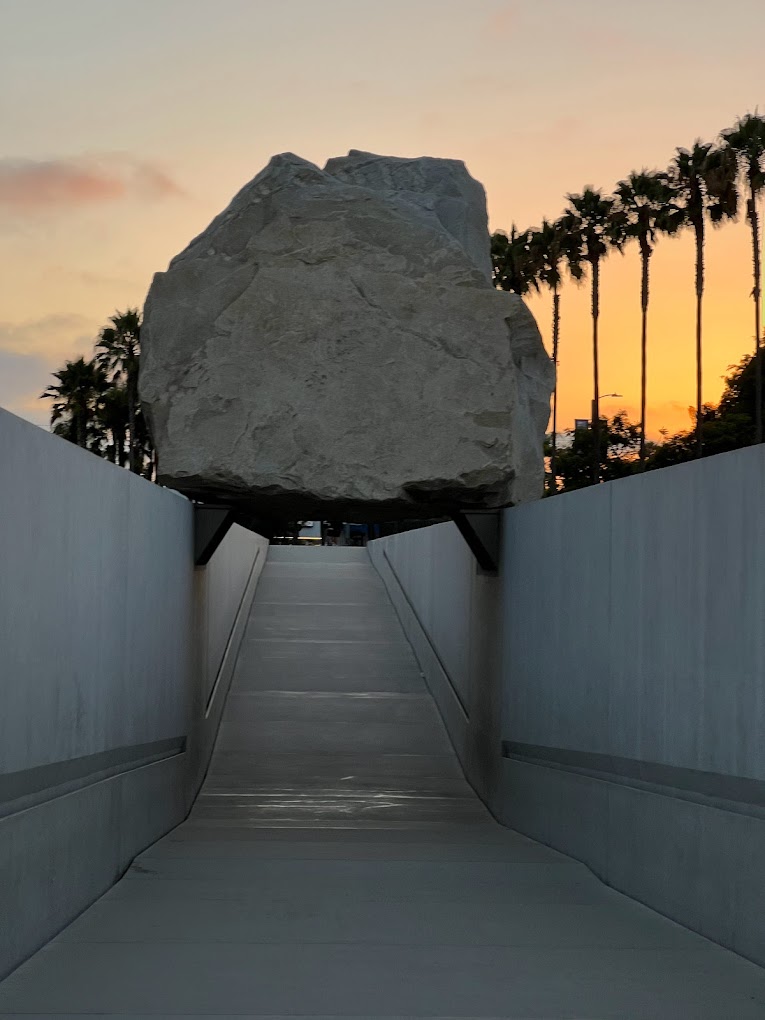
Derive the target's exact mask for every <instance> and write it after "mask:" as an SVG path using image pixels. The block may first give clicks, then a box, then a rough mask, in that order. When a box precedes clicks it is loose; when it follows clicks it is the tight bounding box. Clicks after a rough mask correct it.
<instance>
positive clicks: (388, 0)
mask: <svg viewBox="0 0 765 1020" xmlns="http://www.w3.org/2000/svg"><path fill="white" fill-rule="evenodd" d="M763 38H765V7H764V6H763V3H762V0H728V2H727V3H725V4H724V5H723V6H722V7H721V5H720V4H719V3H717V2H712V0H642V2H641V3H634V2H632V0H629V2H628V0H578V2H577V3H571V2H569V0H525V2H521V0H518V2H503V0H384V2H379V0H215V2H213V0H0V124H2V131H0V405H2V406H4V407H7V408H8V409H9V410H11V411H14V412H15V413H16V414H20V415H22V416H24V417H27V418H29V419H31V420H32V421H36V422H38V423H41V424H42V423H44V422H45V421H46V420H47V408H46V406H45V405H44V404H43V402H41V401H39V400H38V399H37V397H38V394H39V393H40V392H41V391H42V390H43V389H44V387H45V386H46V385H47V384H48V382H49V373H50V371H51V370H52V369H55V368H57V367H60V366H61V364H62V363H63V361H64V359H66V358H71V357H73V356H77V355H79V354H81V353H86V352H89V351H90V350H91V348H92V343H93V339H94V336H95V334H96V332H97V329H98V327H99V326H100V325H101V324H103V323H104V322H105V320H106V319H107V318H108V316H109V315H110V314H112V312H113V311H114V310H115V309H116V308H119V309H124V308H125V307H126V306H128V305H142V304H143V300H144V297H145V294H146V291H147V288H148V285H149V282H150V280H151V276H152V274H153V273H154V272H155V271H157V270H161V269H164V268H165V266H166V264H167V262H168V261H169V259H170V258H171V257H172V256H173V255H174V254H175V253H176V252H177V251H179V250H180V249H181V248H183V247H184V246H185V245H186V243H187V242H188V241H189V240H190V238H191V237H192V236H193V235H195V234H196V233H198V232H199V231H200V230H201V229H202V228H203V227H204V226H206V224H207V223H208V222H209V220H210V219H211V218H212V217H213V215H215V214H216V213H217V212H218V211H220V209H221V208H223V207H224V206H225V205H226V204H227V203H228V201H229V199H230V198H231V197H232V195H233V194H234V193H235V192H236V191H237V190H238V189H239V188H240V187H241V185H242V184H244V183H245V182H246V181H247V180H249V179H250V178H251V177H252V176H254V174H255V173H257V171H259V170H260V169H261V168H262V167H263V165H264V164H265V163H266V162H267V161H268V159H269V157H270V156H271V155H272V154H273V153H276V152H282V151H286V150H290V151H293V152H296V153H298V154H300V155H301V156H304V157H306V158H307V159H310V160H313V161H315V162H317V163H323V161H324V160H326V159H327V158H328V157H330V156H334V155H340V154H343V153H345V152H347V151H348V149H350V148H360V149H367V150H370V151H374V152H381V153H386V154H391V155H406V156H413V155H423V154H428V155H434V156H446V157H456V158H460V159H463V160H465V162H466V163H467V165H468V167H469V169H470V171H471V173H472V174H473V175H474V176H475V177H477V178H478V179H479V180H480V181H482V182H483V184H484V185H485V187H486V189H487V193H488V200H489V211H490V217H491V225H492V228H494V229H497V228H503V229H507V228H509V227H510V224H511V223H512V222H513V221H515V222H516V223H517V224H518V225H519V226H525V225H527V224H531V225H533V224H535V223H537V222H538V221H539V220H540V219H541V218H542V216H548V217H555V216H557V215H558V214H559V213H560V211H561V210H562V207H563V204H564V196H565V194H566V192H569V191H579V190H581V188H582V187H583V186H584V185H585V184H593V185H595V186H599V187H605V188H607V189H611V188H612V187H613V186H614V184H615V183H616V181H617V180H618V179H619V178H620V177H623V176H624V175H626V174H627V173H628V172H629V171H630V170H632V169H640V168H642V167H644V166H645V167H649V168H653V167H664V166H665V165H666V164H667V162H668V160H669V158H670V157H671V155H672V153H673V150H674V148H675V146H678V145H690V144H691V143H692V142H693V140H694V139H695V138H696V137H702V138H705V139H712V138H714V137H715V136H716V134H717V132H718V131H719V130H720V129H721V128H724V127H727V126H729V125H730V124H732V122H733V121H734V120H735V118H736V117H737V116H739V115H741V114H743V113H745V112H747V111H749V110H754V109H755V107H757V106H758V104H759V106H760V108H763V107H765V70H763V58H762V42H763ZM748 243H749V242H748V232H747V227H746V224H745V223H744V221H743V219H741V220H740V221H739V222H738V223H737V224H734V225H731V226H729V227H726V228H725V229H724V230H722V231H720V232H716V233H715V234H713V235H711V236H710V238H709V244H708V277H707V279H708V291H707V294H708V298H707V303H706V320H705V330H706V353H705V359H704V372H705V385H704V396H705V399H709V400H716V399H717V398H718V397H719V394H720V390H721V386H722V379H721V377H722V376H723V374H724V372H725V370H726V368H727V366H728V365H729V364H730V363H731V362H734V361H737V360H738V359H739V358H740V357H741V355H742V354H743V353H745V352H748V351H749V350H750V349H751V347H752V346H753V326H752V319H753V315H752V310H751V300H750V297H749V295H750V291H751V286H752V283H751V275H750V274H751V269H750V250H749V247H748ZM638 285H639V266H638V262H637V257H636V253H635V252H634V251H631V252H630V253H629V254H627V255H625V256H624V257H621V256H619V255H614V256H612V257H611V259H610V260H609V262H608V264H607V265H606V267H605V269H604V273H603V299H602V368H601V389H602V391H603V392H604V393H608V392H611V391H616V392H618V393H620V394H623V396H622V397H621V398H618V399H608V400H605V401H604V402H603V411H604V412H607V413H612V412H613V411H615V410H617V409H619V408H622V407H624V408H627V409H628V410H629V411H630V412H631V414H632V415H633V416H636V415H637V404H638V394H639V367H640V366H639V305H638V293H639V291H638ZM588 300H589V299H588V291H587V288H586V286H585V287H583V288H579V289H577V288H576V287H574V286H573V285H572V286H571V287H567V288H566V290H565V292H564V295H563V307H562V313H563V322H562V326H563V333H562V348H561V359H560V399H561V416H560V426H561V427H562V428H566V427H569V426H570V425H571V424H572V423H573V419H574V418H575V417H587V416H588V412H589V400H590V380H591V352H590V346H589V328H590V326H589V319H588ZM531 304H532V308H533V310H534V312H535V313H536V315H537V317H538V321H539V323H540V327H541V329H542V332H543V335H544V337H545V340H546V342H548V341H549V319H550V302H549V299H548V298H547V297H546V296H541V297H538V298H534V299H533V300H532V302H531ZM693 309H694V295H693V251H692V246H691V244H690V239H689V238H680V239H678V240H671V241H663V242H661V244H660V246H659V249H658V251H657V253H656V255H655V257H654V260H653V298H652V310H651V323H650V335H649V343H650V370H649V432H650V433H651V434H653V435H656V434H657V430H658V428H659V427H661V426H665V427H668V428H670V429H671V430H675V429H677V428H686V427H688V426H689V424H690V421H689V416H688V410H687V408H688V405H689V404H691V403H693V401H694V399H695V398H694V362H693V357H694V354H693V352H694V326H693V321H694V320H693Z"/></svg>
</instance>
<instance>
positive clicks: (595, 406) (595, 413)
mask: <svg viewBox="0 0 765 1020" xmlns="http://www.w3.org/2000/svg"><path fill="white" fill-rule="evenodd" d="M621 396H622V394H621V393H602V394H599V395H598V399H597V400H593V401H592V418H591V420H590V429H591V430H592V432H593V447H592V449H593V481H594V482H595V484H596V485H597V484H598V482H599V481H600V453H599V451H598V449H597V447H599V446H600V443H599V442H597V439H598V433H597V432H596V431H595V422H600V406H599V405H600V401H601V400H605V399H606V397H621ZM599 431H600V430H599V429H598V432H599Z"/></svg>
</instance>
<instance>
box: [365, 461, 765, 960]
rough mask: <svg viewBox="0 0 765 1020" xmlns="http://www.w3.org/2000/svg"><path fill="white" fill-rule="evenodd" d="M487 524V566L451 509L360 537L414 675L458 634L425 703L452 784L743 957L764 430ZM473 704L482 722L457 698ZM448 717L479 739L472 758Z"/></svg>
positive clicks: (754, 791)
mask: <svg viewBox="0 0 765 1020" xmlns="http://www.w3.org/2000/svg"><path fill="white" fill-rule="evenodd" d="M503 532H504V534H503V550H502V564H501V570H500V572H499V576H498V577H497V578H494V579H492V578H485V577H481V575H480V574H478V573H477V571H476V570H475V567H474V566H473V565H471V564H469V554H468V553H467V550H466V548H463V547H461V546H460V544H459V541H458V537H457V533H456V529H454V528H453V527H452V526H451V525H440V526H438V527H437V528H435V529H424V530H422V531H416V532H409V533H407V534H405V535H401V536H395V537H394V538H392V539H383V540H381V541H380V542H377V543H375V544H374V547H371V552H372V556H373V559H374V561H375V562H376V563H377V564H378V566H379V567H380V569H381V572H383V575H384V576H385V577H386V580H387V583H388V584H389V587H390V588H391V593H392V594H393V595H394V598H395V599H397V605H398V607H399V612H400V613H402V614H403V618H404V619H405V623H406V626H407V629H408V630H409V632H410V634H412V635H413V638H412V639H413V643H414V644H415V649H416V650H417V652H418V656H420V661H421V663H423V668H424V671H425V672H426V675H427V676H428V679H429V682H430V683H431V684H432V685H434V687H435V688H436V689H439V688H441V690H442V693H443V690H445V689H447V688H446V687H445V685H444V683H443V680H442V679H441V676H440V674H442V673H443V666H444V665H449V666H451V668H453V669H454V672H455V675H456V674H457V672H458V670H457V667H456V665H455V664H456V663H457V661H458V660H457V659H456V658H455V657H454V656H453V654H452V653H451V652H449V650H448V649H449V648H451V647H453V644H454V641H455V640H459V641H461V642H462V643H463V645H464V647H465V648H467V649H469V661H470V662H471V663H472V665H471V667H470V669H469V671H468V674H467V680H465V679H464V675H463V678H462V679H461V680H460V681H459V682H460V683H461V684H462V685H463V686H464V685H465V684H467V689H468V696H467V703H466V704H467V711H466V713H465V715H466V718H465V719H463V720H461V721H456V715H455V713H454V711H453V710H452V711H451V712H449V711H447V712H446V713H445V718H446V720H447V724H448V725H449V727H450V731H451V732H452V735H453V739H454V740H455V744H456V745H457V747H458V751H459V750H460V748H462V749H463V750H462V758H463V761H464V762H465V764H466V767H467V768H468V770H471V769H472V770H473V775H472V779H473V782H474V785H476V787H477V788H478V789H479V791H480V792H482V793H483V794H484V796H485V797H486V799H487V801H488V803H489V804H490V806H491V808H492V810H493V811H494V812H495V814H496V815H497V816H498V817H500V818H501V819H502V820H503V821H505V822H506V823H507V824H509V825H511V826H513V827H515V828H517V829H520V830H521V831H523V832H525V833H527V834H528V835H530V836H533V837H534V838H536V839H540V840H542V841H543V842H545V843H548V844H550V845H552V846H554V847H556V848H558V849H560V850H563V851H564V852H566V853H569V854H571V855H572V856H574V857H577V858H578V859H580V860H582V861H584V862H585V863H587V864H588V865H589V866H590V867H591V868H592V869H593V870H594V871H595V872H596V873H597V874H598V875H599V876H601V877H602V878H603V879H604V880H605V881H607V882H609V883H610V884H612V885H614V886H615V887H617V888H619V889H621V890H623V891H624V892H627V893H629V894H630V895H632V896H634V897H636V898H637V899H639V900H642V901H643V902H645V903H648V904H649V905H650V906H652V907H654V908H655V909H657V910H660V911H661V912H663V913H665V914H667V915H668V916H670V917H672V918H674V919H676V920H678V921H680V922H681V923H684V924H686V925H688V926H689V927H691V928H694V929H695V930H697V931H699V932H701V933H703V934H704V935H707V936H708V937H710V938H712V939H714V940H715V941H717V942H720V943H722V944H723V945H726V946H729V947H731V948H733V949H735V950H737V951H738V952H740V953H742V954H743V955H745V956H748V957H750V958H752V959H754V960H756V961H758V962H760V963H765V925H763V922H762V918H763V916H765V868H764V867H763V863H762V862H763V861H764V860H765V447H759V448H751V449H748V450H742V451H737V452H735V453H731V454H725V455H722V456H718V457H714V458H709V459H707V460H704V461H702V462H700V463H695V464H687V465H681V466H679V467H676V468H672V469H667V470H664V471H659V472H650V473H648V474H646V475H644V476H642V477H635V478H630V479H625V480H623V481H620V482H616V483H611V484H609V485H603V486H599V487H598V488H597V489H587V490H584V491H582V492H578V493H571V494H569V495H565V496H559V497H556V498H555V499H550V500H544V501H542V502H539V503H536V504H531V505H527V506H523V507H518V508H515V509H513V510H509V511H506V512H505V514H504V515H503ZM437 560H448V565H446V564H444V563H441V564H440V565H437V564H436V561H437ZM386 571H387V573H385V572H386ZM437 576H438V577H440V578H442V580H443V581H444V583H442V584H440V585H439V584H434V583H432V582H433V580H434V579H435V578H436V577H437ZM447 578H450V579H451V586H449V585H447V584H446V583H445V581H446V579H447ZM396 588H398V591H396ZM466 602H467V604H468V605H469V612H468V613H467V618H466V616H465V614H464V608H463V607H464V606H465V604H466ZM418 618H419V622H418ZM434 620H438V621H440V625H439V626H440V631H439V630H437V628H436V626H435V625H434V623H433V621H434ZM444 631H447V632H448V633H449V635H450V643H449V644H448V645H447V644H444V645H443V653H442V654H441V650H440V649H439V642H440V638H439V637H438V634H439V633H443V632H444ZM426 633H427V635H428V636H426ZM476 642H479V643H483V644H484V645H485V651H484V657H483V659H484V664H483V665H482V664H481V661H480V656H478V655H477V654H476V650H475V644H476ZM431 643H432V644H433V645H434V646H435V652H434V653H433V654H432V656H431V658H428V655H427V654H426V653H424V652H423V650H422V649H423V647H424V646H425V645H429V644H431ZM436 653H438V654H440V658H441V663H440V664H439V666H438V669H435V668H434V666H433V661H432V660H433V658H434V657H437V654H436ZM478 689H483V690H484V692H485V694H484V697H483V699H481V697H480V696H479V695H478V694H477V690H478ZM442 701H443V697H442ZM482 702H483V704H484V705H485V706H486V705H488V706H489V707H488V709H486V708H485V710H488V711H495V712H496V713H497V719H496V720H495V722H494V724H492V723H491V722H489V723H488V724H487V722H486V720H485V719H484V720H482V721H480V722H476V721H475V720H474V719H472V718H471V712H472V711H474V708H472V706H475V705H480V704H481V703H482ZM500 702H501V709H500V708H499V704H500ZM442 710H443V709H442ZM466 733H467V734H468V736H469V737H470V734H472V735H473V736H472V739H473V740H474V741H475V740H481V739H483V738H484V737H485V738H486V739H488V741H489V746H488V747H487V748H486V749H485V754H484V757H483V759H482V760H483V762H484V766H483V772H477V771H476V770H475V760H476V759H477V758H478V757H480V756H479V755H477V754H476V753H475V752H473V754H472V755H470V754H466V753H465V750H464V748H465V741H466V737H465V735H466Z"/></svg>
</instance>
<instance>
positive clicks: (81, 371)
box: [40, 358, 109, 451]
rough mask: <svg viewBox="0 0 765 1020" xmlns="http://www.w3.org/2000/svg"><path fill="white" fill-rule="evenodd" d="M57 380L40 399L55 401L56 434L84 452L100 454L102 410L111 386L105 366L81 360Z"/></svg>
mask: <svg viewBox="0 0 765 1020" xmlns="http://www.w3.org/2000/svg"><path fill="white" fill-rule="evenodd" d="M53 377H54V378H55V379H56V380H58V381H57V382H55V383H51V384H50V386H48V388H47V389H46V390H45V392H44V393H42V394H41V395H40V396H41V399H43V400H52V401H53V405H52V407H51V424H52V425H53V431H54V432H55V433H56V435H59V436H62V437H63V438H64V439H68V440H69V442H71V443H76V444H77V446H81V447H82V448H83V450H87V449H95V450H96V451H97V450H98V448H99V446H100V441H101V436H102V431H101V429H100V425H99V421H98V408H99V403H100V401H101V399H102V398H103V395H104V393H105V391H106V390H107V389H108V385H109V384H108V380H107V378H106V373H105V372H104V370H103V368H102V366H101V365H99V364H98V363H97V362H96V361H95V360H91V361H86V360H85V358H78V359H77V360H76V361H67V362H66V364H65V365H64V367H63V368H62V369H60V370H59V371H58V372H54V373H53Z"/></svg>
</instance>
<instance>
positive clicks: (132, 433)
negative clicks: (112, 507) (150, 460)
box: [127, 375, 137, 472]
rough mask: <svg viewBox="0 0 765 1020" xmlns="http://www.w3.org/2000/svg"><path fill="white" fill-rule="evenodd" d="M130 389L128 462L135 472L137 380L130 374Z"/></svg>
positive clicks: (128, 386) (128, 384)
mask: <svg viewBox="0 0 765 1020" xmlns="http://www.w3.org/2000/svg"><path fill="white" fill-rule="evenodd" d="M127 391H128V394H127V396H128V457H129V460H128V464H129V466H130V470H131V471H133V472H135V470H136V452H137V451H136V443H137V436H136V427H135V411H136V403H137V401H136V393H135V380H133V379H132V378H131V376H130V375H128V381H127Z"/></svg>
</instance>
